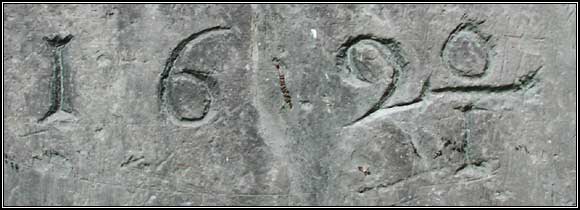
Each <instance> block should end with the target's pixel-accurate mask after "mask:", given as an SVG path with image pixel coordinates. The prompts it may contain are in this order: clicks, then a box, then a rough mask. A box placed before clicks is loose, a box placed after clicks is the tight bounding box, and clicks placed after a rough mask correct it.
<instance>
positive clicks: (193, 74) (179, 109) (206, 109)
mask: <svg viewBox="0 0 580 210" xmlns="http://www.w3.org/2000/svg"><path fill="white" fill-rule="evenodd" d="M228 32H229V28H228V27H222V26H216V27H212V28H208V29H205V30H202V31H200V32H197V33H194V34H192V35H190V36H188V37H187V38H185V39H183V40H182V41H180V42H179V43H178V44H177V46H176V47H175V48H174V49H173V50H172V51H171V55H170V56H169V58H168V59H167V61H166V63H165V67H164V69H163V72H162V73H161V78H160V81H159V93H158V97H159V102H160V105H161V107H160V108H161V112H162V113H163V114H165V115H168V117H169V118H170V120H171V121H172V122H173V123H176V124H179V125H184V126H197V125H200V123H203V122H205V121H206V120H207V119H208V118H211V117H212V116H214V115H215V113H214V112H215V110H214V108H213V107H212V105H213V104H212V103H213V101H212V100H213V97H215V95H217V94H218V91H217V90H216V88H215V87H216V85H217V80H216V79H215V78H214V77H213V76H212V73H211V71H209V70H198V69H195V67H189V66H187V67H184V66H180V65H176V63H189V62H180V61H179V60H180V59H182V60H183V59H188V58H187V57H183V56H182V54H183V52H184V51H186V50H187V49H191V48H192V47H195V44H197V43H199V42H201V41H202V40H203V39H206V38H208V37H210V36H213V35H223V34H225V33H228ZM176 66H179V67H176ZM175 68H182V69H175Z"/></svg>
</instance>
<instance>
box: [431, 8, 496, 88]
mask: <svg viewBox="0 0 580 210" xmlns="http://www.w3.org/2000/svg"><path fill="white" fill-rule="evenodd" d="M484 22H485V20H479V21H478V20H473V19H469V20H467V21H466V22H464V23H461V24H459V25H457V27H455V29H453V31H451V33H450V34H449V36H448V37H447V39H446V40H445V42H444V43H443V45H442V46H441V50H440V51H439V56H440V57H441V59H443V61H444V62H445V63H446V64H447V65H448V66H449V67H450V68H451V69H452V71H453V73H455V74H458V75H460V76H462V77H466V78H479V77H482V76H483V75H485V74H486V72H487V71H486V70H487V69H488V68H489V65H490V60H489V52H486V58H485V64H484V67H483V70H482V72H481V73H475V74H467V73H465V72H462V71H461V70H459V69H456V67H454V66H453V65H452V64H451V63H450V62H451V61H449V59H450V58H447V57H446V56H445V55H444V54H445V52H446V51H447V50H446V48H447V47H448V45H449V42H450V41H451V40H452V39H453V38H455V35H456V34H458V33H459V32H462V31H469V32H472V33H474V34H475V35H477V36H478V37H479V38H481V41H483V42H484V44H487V43H488V42H489V41H490V39H491V35H488V34H484V33H483V32H481V31H480V30H479V25H481V24H483V23H484ZM488 47H493V46H488ZM488 47H485V49H484V50H488Z"/></svg>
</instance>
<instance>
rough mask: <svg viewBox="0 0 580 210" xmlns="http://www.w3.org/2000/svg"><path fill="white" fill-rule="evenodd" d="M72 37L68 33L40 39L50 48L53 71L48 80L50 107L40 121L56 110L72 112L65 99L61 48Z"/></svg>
mask: <svg viewBox="0 0 580 210" xmlns="http://www.w3.org/2000/svg"><path fill="white" fill-rule="evenodd" d="M72 38H73V35H71V34H69V35H67V36H66V37H61V36H59V35H56V36H54V37H52V38H49V37H43V38H42V39H43V40H44V41H46V42H47V43H48V45H49V46H51V48H52V53H53V56H54V57H53V58H54V62H53V73H52V79H51V81H50V107H49V109H48V111H47V112H46V113H45V114H44V115H43V116H42V117H41V118H40V119H39V120H38V122H42V121H44V120H46V119H47V118H48V117H50V116H51V115H53V114H54V113H56V112H58V111H63V112H67V113H71V112H72V106H71V104H70V103H68V101H67V98H66V97H67V96H68V91H67V88H66V87H65V86H66V85H67V84H66V83H67V79H68V78H67V76H68V74H67V72H66V69H65V68H64V65H63V63H64V62H63V59H64V58H63V56H62V51H63V48H64V47H65V46H66V44H68V43H69V42H70V41H71V40H72Z"/></svg>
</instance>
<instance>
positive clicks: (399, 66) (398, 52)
mask: <svg viewBox="0 0 580 210" xmlns="http://www.w3.org/2000/svg"><path fill="white" fill-rule="evenodd" d="M363 40H371V41H376V42H378V43H380V44H381V45H383V46H384V47H386V48H387V49H388V50H389V51H390V52H391V53H392V55H393V56H394V59H392V61H391V62H394V63H392V65H393V66H392V67H393V70H394V71H393V81H392V82H391V83H390V84H389V85H388V86H387V88H386V89H385V90H384V91H383V94H382V95H381V97H380V98H379V100H378V101H377V102H376V103H375V104H374V105H373V106H372V107H371V108H370V109H369V110H368V111H367V112H366V113H365V114H363V115H362V116H360V117H358V118H356V119H355V120H354V121H352V122H350V123H349V124H347V125H345V126H349V125H352V124H355V123H356V122H358V121H360V120H362V119H364V118H365V117H367V116H369V115H371V114H372V113H374V112H376V111H377V110H379V109H381V106H382V105H383V104H384V103H385V101H386V100H387V99H388V98H389V97H390V96H391V95H393V92H394V91H395V89H396V84H397V82H398V80H399V76H400V75H401V73H402V71H404V70H405V67H406V66H407V65H408V64H409V62H408V61H407V60H406V59H405V57H403V51H402V49H401V47H400V45H401V43H400V42H398V41H396V40H395V39H385V38H379V37H376V36H374V35H371V34H363V35H359V36H356V37H349V38H348V39H347V41H346V42H345V43H344V44H342V45H341V46H340V47H339V49H338V52H337V55H336V57H337V63H336V65H337V66H341V65H345V66H347V68H348V69H349V71H352V70H351V69H350V68H351V67H349V66H348V61H346V62H347V63H345V60H347V59H348V58H347V51H348V49H349V48H350V47H352V46H354V45H355V44H357V43H358V42H360V41H363Z"/></svg>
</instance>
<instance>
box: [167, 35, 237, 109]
mask: <svg viewBox="0 0 580 210" xmlns="http://www.w3.org/2000/svg"><path fill="white" fill-rule="evenodd" d="M229 29H230V28H229V27H223V26H215V27H211V28H208V29H204V30H202V31H200V32H197V33H193V34H191V35H190V36H188V37H187V38H185V39H183V40H181V41H180V42H179V44H177V46H176V47H175V48H174V49H173V50H172V51H171V55H170V56H169V58H168V59H167V61H165V67H164V68H163V72H161V78H160V79H159V88H158V97H159V98H158V99H159V101H163V100H164V99H163V97H164V94H165V89H166V84H165V80H167V78H168V77H169V74H170V73H171V70H173V64H175V61H176V60H177V58H178V57H179V54H180V53H181V51H183V49H184V48H185V46H186V45H187V44H188V43H189V42H191V41H193V40H194V39H196V38H198V37H199V36H201V35H203V34H206V33H209V32H212V31H220V30H229Z"/></svg>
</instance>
